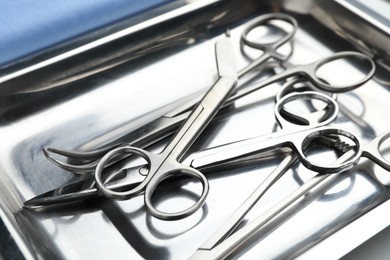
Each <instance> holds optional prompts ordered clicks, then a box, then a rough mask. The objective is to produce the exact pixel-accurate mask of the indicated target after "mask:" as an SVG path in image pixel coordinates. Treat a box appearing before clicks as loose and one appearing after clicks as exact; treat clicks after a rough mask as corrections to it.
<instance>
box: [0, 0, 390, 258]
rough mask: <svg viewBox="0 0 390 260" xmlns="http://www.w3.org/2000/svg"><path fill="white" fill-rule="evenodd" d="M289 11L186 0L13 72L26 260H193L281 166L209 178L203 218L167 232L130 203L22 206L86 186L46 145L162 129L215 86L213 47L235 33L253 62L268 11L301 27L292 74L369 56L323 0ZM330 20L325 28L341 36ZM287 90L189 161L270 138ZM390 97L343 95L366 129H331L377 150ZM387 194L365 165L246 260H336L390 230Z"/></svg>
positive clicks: (294, 212)
mask: <svg viewBox="0 0 390 260" xmlns="http://www.w3.org/2000/svg"><path fill="white" fill-rule="evenodd" d="M287 2H289V1H287ZM287 2H286V3H287ZM292 2H295V1H290V2H289V3H290V4H291V3H292ZM302 2H303V1H302ZM305 2H306V1H305ZM318 2H323V1H318ZM329 2H331V1H329ZM335 2H337V1H335ZM290 7H291V5H284V4H280V3H278V4H277V3H271V1H270V2H267V1H264V2H263V1H249V0H247V1H196V2H193V3H185V2H182V1H177V2H175V4H172V5H170V6H166V7H165V8H164V9H162V10H157V11H156V10H154V12H152V13H148V14H145V16H144V20H142V19H141V18H138V20H131V21H125V22H122V23H121V24H117V25H113V26H112V27H109V28H104V29H103V30H101V31H99V32H96V33H94V34H93V35H89V36H87V37H84V38H80V39H78V40H76V41H74V42H71V43H68V44H65V45H63V46H60V47H58V48H57V49H54V50H51V52H44V53H42V54H41V55H38V56H36V57H32V58H31V59H29V60H25V61H24V62H23V63H18V64H14V65H12V66H10V67H7V68H3V69H2V72H1V75H2V77H1V81H0V82H2V83H1V84H2V85H1V86H0V96H1V99H2V102H1V104H2V105H1V107H2V109H1V111H2V112H1V114H0V119H1V120H0V121H1V128H0V132H1V134H0V143H1V145H2V153H1V157H0V206H1V207H0V209H1V211H0V213H1V214H0V216H1V219H2V222H3V223H4V225H3V227H2V229H3V230H4V232H9V234H10V237H12V238H13V241H14V243H15V245H16V246H14V249H15V248H17V250H19V251H20V253H21V255H23V256H24V257H26V258H44V259H53V258H66V259H105V258H115V259H129V258H131V259H138V258H147V259H156V258H157V259H185V258H187V257H189V256H190V255H191V254H192V253H194V252H195V250H196V249H197V248H198V247H199V245H200V244H201V243H202V242H203V241H204V240H205V238H206V237H208V236H209V235H210V234H211V233H212V232H213V231H214V230H215V229H217V228H218V225H219V224H220V223H221V222H222V221H223V220H224V219H226V218H227V217H228V216H229V214H230V213H232V212H233V211H234V209H235V208H237V207H238V205H240V204H241V203H242V201H243V200H244V199H245V198H246V197H247V196H248V195H249V194H250V193H251V192H252V190H253V189H254V188H255V187H256V186H257V185H258V184H259V183H260V182H261V181H262V180H263V179H264V178H265V176H266V175H267V174H268V173H270V171H271V170H272V169H273V168H274V167H275V166H276V165H277V163H278V162H279V160H278V158H274V159H272V160H267V161H262V162H259V163H258V164H256V165H250V166H246V167H241V168H238V169H231V170H229V169H227V170H226V171H225V172H223V173H216V174H214V175H212V176H210V179H209V180H210V187H211V191H210V194H209V196H208V199H207V201H206V204H205V206H204V207H203V208H202V210H201V211H199V212H197V213H196V214H194V215H193V216H191V217H188V218H186V219H183V220H178V221H169V222H167V221H160V220H157V219H154V218H152V217H150V216H149V215H148V214H146V213H145V210H144V208H143V198H142V197H141V196H140V197H136V198H134V199H131V200H128V201H122V202H117V201H111V200H107V199H96V200H89V201H85V202H82V203H78V204H72V205H68V206H65V207H56V208H47V209H44V210H38V211H32V210H26V209H22V205H23V201H25V200H27V199H29V198H31V197H33V196H35V195H38V194H40V193H43V192H45V191H48V190H51V189H53V188H56V187H58V186H61V185H64V184H66V183H68V182H70V181H76V180H77V179H78V178H79V177H77V176H74V175H73V174H71V173H69V172H66V171H63V170H61V169H58V168H57V167H56V166H54V165H52V164H51V163H50V162H49V161H48V160H46V159H45V158H44V156H43V153H42V148H43V147H45V146H53V147H61V148H69V149H90V148H94V147H98V146H101V145H103V144H105V143H107V142H109V141H110V140H113V139H117V140H125V133H126V132H127V131H129V130H130V129H132V128H133V127H134V126H135V125H138V124H141V123H144V121H145V120H144V121H140V120H139V118H140V117H141V116H143V115H148V119H153V118H155V117H157V116H158V115H161V114H163V112H164V106H165V105H166V104H169V103H171V102H174V101H176V100H179V99H180V98H182V97H184V96H186V95H188V94H190V93H193V92H195V91H197V90H199V89H201V88H205V87H207V86H210V85H211V84H212V83H213V80H214V79H215V77H216V75H215V62H214V54H213V51H214V48H213V44H214V42H215V38H216V37H218V36H219V35H221V34H222V33H223V32H224V31H225V29H226V28H230V29H231V32H232V36H233V39H234V42H235V46H236V50H237V53H236V54H237V57H239V61H240V65H241V66H242V65H244V64H245V62H246V60H245V59H244V58H243V57H242V55H241V54H240V52H239V45H238V39H239V35H240V32H241V30H242V28H243V27H244V26H245V24H246V23H247V22H248V21H249V20H250V19H251V18H254V17H257V16H258V15H260V14H262V13H268V12H272V11H283V12H287V13H290V14H291V15H293V16H294V17H295V18H296V19H297V20H298V23H299V30H298V33H297V35H296V37H295V40H294V47H295V51H294V54H293V56H292V58H291V63H293V64H299V63H305V62H308V61H313V60H315V59H317V58H320V57H324V56H326V55H329V54H332V53H334V52H337V51H342V50H356V48H357V47H359V46H358V45H356V44H355V45H354V44H351V43H350V42H348V41H346V40H345V39H343V37H342V36H345V33H344V34H343V33H341V34H340V31H337V30H335V31H333V30H332V29H328V28H327V27H326V26H324V25H323V24H322V23H320V22H319V20H318V18H319V17H321V14H323V13H322V12H321V11H324V10H326V8H329V7H325V6H321V5H320V4H315V3H313V2H310V6H305V5H303V4H302V3H301V4H296V5H293V8H292V9H291V8H290ZM339 7H340V6H339ZM329 17H330V16H328V17H327V18H328V19H324V20H326V21H327V22H324V24H325V25H327V26H330V27H331V28H333V27H332V26H331V25H332V24H331V23H329V19H330V18H329ZM335 20H337V19H336V16H335V18H334V20H333V21H335ZM320 21H322V20H320ZM356 26H359V25H358V24H356ZM370 50H373V49H372V48H371V49H370ZM374 50H378V53H380V51H381V50H380V48H379V47H378V49H374ZM382 51H383V50H382ZM53 53H54V54H56V55H53ZM370 54H371V53H370ZM349 65H350V66H352V65H351V64H349ZM338 73H340V77H348V75H345V73H343V71H339V72H338ZM377 76H378V78H379V76H381V75H377ZM278 88H279V85H278V84H275V85H273V86H272V87H270V88H268V89H266V90H262V91H259V92H258V93H256V94H254V95H252V96H251V97H248V98H246V99H244V100H242V101H240V102H237V104H235V109H234V110H232V111H231V113H229V114H227V115H225V116H223V117H219V118H217V119H216V120H214V121H213V122H212V124H211V125H210V126H209V127H208V128H207V129H206V131H205V132H204V133H203V134H202V136H201V138H200V140H199V141H198V142H197V143H196V144H195V146H194V147H193V150H197V149H204V148H207V147H213V146H216V145H220V144H224V143H227V142H232V141H236V140H241V139H245V138H248V137H253V136H258V135H262V134H267V133H270V132H272V131H274V130H275V123H276V122H275V119H274V115H273V104H274V100H273V95H274V94H275V92H276V91H277V90H278ZM389 98H390V93H389V91H388V87H386V86H385V85H384V84H383V80H381V81H378V80H376V79H373V80H371V81H370V82H368V83H367V84H365V85H364V86H363V87H361V88H359V89H357V90H355V91H353V92H351V93H346V94H341V95H340V97H339V102H341V103H343V105H344V106H346V107H348V108H349V109H350V110H351V111H353V112H354V113H356V116H357V118H358V119H357V120H356V119H355V122H354V120H352V119H351V117H350V116H349V115H345V114H340V115H339V117H338V119H337V121H336V123H335V125H340V126H343V127H345V128H348V129H351V130H352V131H355V132H356V133H358V134H360V135H361V136H362V138H363V141H364V142H367V141H369V140H370V139H371V138H373V137H374V136H376V135H377V134H379V133H381V132H383V131H386V130H388V129H389V128H390V122H389V121H388V120H387V119H388V113H389V112H390V104H389V102H388V100H389ZM163 143H164V142H162V143H161V144H159V145H157V146H156V147H154V149H155V150H158V149H160V148H161V145H163ZM385 145H386V147H389V144H385ZM387 158H388V157H387ZM314 175H315V173H314V172H311V171H309V170H307V169H305V168H304V167H302V166H298V167H296V168H295V169H292V170H291V171H289V172H288V173H287V174H286V175H285V176H284V177H282V179H280V180H279V181H278V182H277V183H276V184H275V185H274V187H272V188H271V189H270V190H269V192H267V194H266V195H265V196H264V198H262V199H261V200H260V202H259V203H258V205H257V206H256V207H255V208H254V209H253V210H252V211H251V213H250V214H249V215H248V217H247V218H246V221H250V220H251V219H254V218H255V217H256V216H258V215H259V214H261V213H262V212H265V211H266V210H267V209H268V208H269V207H270V206H272V205H273V204H275V203H276V202H278V201H279V200H280V199H282V198H283V197H285V196H286V195H288V194H289V193H290V192H291V191H293V190H294V189H296V188H297V187H299V186H300V185H301V184H302V181H305V180H307V179H309V178H310V177H312V176H314ZM389 185H390V175H389V173H388V172H386V171H384V170H383V169H381V168H380V167H379V166H377V165H375V164H374V163H372V162H371V161H368V160H361V162H360V163H359V165H358V166H357V167H356V168H354V169H353V170H351V171H349V172H348V173H345V174H342V175H339V176H338V177H337V179H336V180H335V181H334V182H333V183H332V184H331V185H330V186H329V187H327V189H326V190H323V191H322V192H320V193H315V194H311V195H309V196H306V197H305V198H304V199H303V200H301V201H299V202H298V203H297V204H296V205H294V206H293V207H292V208H291V209H290V210H288V211H287V212H286V213H285V214H283V215H282V216H281V217H280V218H278V219H276V220H275V221H274V222H272V224H273V225H272V228H268V229H267V230H264V232H262V233H261V234H259V236H258V238H257V239H256V240H255V241H253V243H252V244H251V245H249V246H248V248H247V250H244V251H243V253H242V254H240V255H237V257H245V258H254V259H259V258H261V259H266V258H293V257H298V256H299V257H301V258H307V259H312V258H313V257H314V256H318V255H320V254H321V255H323V256H324V255H326V257H327V258H338V257H340V256H342V255H344V254H345V253H347V252H349V251H350V250H351V249H353V248H355V247H356V246H357V245H359V244H360V243H362V242H364V241H365V240H367V239H368V238H370V237H371V236H373V235H374V234H376V233H377V232H379V231H380V230H382V229H383V228H385V227H386V226H388V225H389V224H390V221H389V220H388V217H387V216H388V213H390V203H389V202H387V200H388V198H389V191H390V188H389ZM194 189H196V185H194V184H192V183H189V184H187V185H185V186H184V187H183V189H182V190H183V193H182V195H181V197H180V199H178V200H175V201H172V200H167V201H163V202H162V203H165V204H166V207H169V206H170V205H172V203H175V204H177V203H182V204H186V203H191V201H192V198H193V192H192V191H193V190H194ZM162 199H163V198H162ZM5 227H6V228H5ZM10 248H12V247H10ZM10 250H11V249H10ZM8 255H9V256H10V255H11V254H8Z"/></svg>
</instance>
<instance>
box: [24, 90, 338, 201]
mask: <svg viewBox="0 0 390 260" xmlns="http://www.w3.org/2000/svg"><path fill="white" fill-rule="evenodd" d="M302 99H317V100H321V101H324V102H325V103H327V107H328V110H329V111H326V112H324V111H323V110H322V111H319V112H314V113H310V114H307V115H300V117H301V119H300V122H302V121H304V122H306V125H302V124H299V125H297V124H295V121H292V122H290V121H288V120H285V119H284V118H283V117H282V115H280V111H281V110H282V108H283V106H284V105H285V104H287V103H288V102H292V101H294V100H302ZM337 113H338V108H337V103H336V102H335V101H334V100H333V99H331V98H330V97H328V96H327V95H324V94H321V93H317V92H305V93H292V94H290V95H289V96H286V97H284V98H282V99H281V100H280V101H279V102H277V103H276V105H275V116H276V118H278V123H279V124H280V127H281V129H282V130H281V131H279V132H276V133H272V134H270V135H266V136H259V137H255V138H250V139H246V140H243V141H237V142H234V143H231V144H226V145H222V146H218V147H216V148H211V149H208V150H205V151H200V152H196V153H194V154H192V155H190V156H189V157H187V158H186V160H185V161H184V162H183V164H185V165H187V167H194V168H196V169H198V170H199V169H205V168H213V169H218V166H221V167H228V166H229V165H230V164H229V163H230V162H233V164H234V162H235V160H239V159H240V158H243V157H247V156H249V155H252V154H257V153H258V151H257V150H256V149H257V146H256V144H259V143H262V142H264V141H267V140H271V139H273V138H276V139H277V138H278V137H280V136H283V135H285V134H287V133H299V132H301V131H304V130H307V129H312V128H317V127H320V126H323V125H326V124H329V123H330V122H332V121H333V120H334V119H335V118H336V117H337ZM126 152H127V149H126V147H120V148H116V149H115V150H112V152H111V153H110V154H107V155H106V156H105V157H104V158H103V159H102V161H101V162H100V164H99V165H100V167H99V168H98V169H97V171H99V172H98V175H97V176H98V178H100V174H101V172H102V170H103V168H104V164H105V163H107V161H109V157H111V156H113V154H123V153H126ZM131 152H133V150H131ZM216 158H217V159H216ZM256 159H257V158H256ZM146 168H147V165H142V166H137V167H132V168H129V169H127V170H126V176H125V177H120V179H117V180H115V181H113V182H111V183H107V184H105V185H106V186H107V188H108V189H109V191H110V190H124V189H132V188H134V187H136V186H138V185H139V184H140V183H141V182H142V181H143V179H144V178H145V177H144V176H142V173H141V172H142V170H143V169H146ZM99 195H101V194H100V193H99V191H98V190H97V188H96V185H95V183H94V181H93V180H91V179H87V180H84V181H82V182H79V183H74V184H69V185H66V186H63V187H61V188H59V189H55V190H53V191H50V192H47V193H45V194H42V195H39V196H37V197H36V198H33V199H31V200H29V201H26V202H25V206H29V207H37V206H44V205H51V204H57V203H63V202H70V201H75V200H80V199H86V198H91V197H94V196H99ZM150 195H151V194H147V196H150Z"/></svg>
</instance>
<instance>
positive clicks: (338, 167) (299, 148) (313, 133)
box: [293, 127, 363, 173]
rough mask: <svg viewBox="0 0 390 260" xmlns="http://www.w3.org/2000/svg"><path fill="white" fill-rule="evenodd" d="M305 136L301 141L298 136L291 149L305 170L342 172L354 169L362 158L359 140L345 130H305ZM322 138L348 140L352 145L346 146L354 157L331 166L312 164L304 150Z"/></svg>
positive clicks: (327, 128) (334, 128) (325, 128)
mask: <svg viewBox="0 0 390 260" xmlns="http://www.w3.org/2000/svg"><path fill="white" fill-rule="evenodd" d="M305 135H306V136H305V137H304V138H303V139H299V138H302V137H301V136H300V137H299V138H298V142H296V141H295V143H294V144H295V147H293V148H294V150H295V151H296V152H297V154H298V157H299V158H300V161H301V162H302V164H303V165H304V166H305V167H306V168H308V169H310V170H312V171H316V172H321V173H338V172H343V171H346V170H349V169H351V168H352V167H354V166H355V165H356V164H357V163H358V161H359V160H360V158H361V156H362V152H363V148H362V146H361V141H360V139H359V138H358V137H357V136H356V135H355V134H353V133H352V132H349V131H347V130H344V129H341V128H337V127H320V128H317V129H310V130H307V131H306V133H305ZM323 136H330V137H337V138H340V137H341V136H343V137H346V138H347V139H348V140H350V141H351V142H352V143H353V145H348V144H346V145H348V146H349V147H353V149H352V150H353V151H354V152H355V153H354V155H353V156H351V157H350V158H349V159H348V160H343V162H342V163H333V164H331V165H326V164H319V163H317V162H313V161H312V160H310V159H309V158H308V157H307V155H306V153H305V150H306V149H307V147H309V145H310V144H311V143H312V141H313V140H314V139H316V138H320V137H323Z"/></svg>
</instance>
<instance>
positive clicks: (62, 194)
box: [24, 165, 145, 208]
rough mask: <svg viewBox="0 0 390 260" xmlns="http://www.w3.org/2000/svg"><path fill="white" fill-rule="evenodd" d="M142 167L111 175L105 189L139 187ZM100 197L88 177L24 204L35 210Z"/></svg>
mask: <svg viewBox="0 0 390 260" xmlns="http://www.w3.org/2000/svg"><path fill="white" fill-rule="evenodd" d="M142 168H143V165H142V166H135V167H131V168H129V169H126V170H121V171H119V172H113V173H111V174H110V175H111V177H112V176H113V177H112V178H111V179H110V181H109V182H108V183H107V184H106V187H107V188H109V189H112V190H117V191H120V190H123V189H124V188H129V187H130V188H132V187H135V186H137V185H139V184H140V183H141V182H142V181H143V180H144V178H145V176H143V175H142ZM99 196H102V194H101V193H100V192H99V190H98V189H97V188H96V185H95V178H94V177H93V176H92V177H88V178H86V179H85V180H82V181H78V182H74V183H70V184H66V185H64V186H61V187H59V188H56V189H53V190H51V191H48V192H46V193H43V194H40V195H38V196H36V197H34V198H32V199H30V200H27V201H25V202H24V207H26V208H36V207H42V206H49V205H56V204H61V203H69V202H74V201H81V200H86V199H91V198H95V197H99Z"/></svg>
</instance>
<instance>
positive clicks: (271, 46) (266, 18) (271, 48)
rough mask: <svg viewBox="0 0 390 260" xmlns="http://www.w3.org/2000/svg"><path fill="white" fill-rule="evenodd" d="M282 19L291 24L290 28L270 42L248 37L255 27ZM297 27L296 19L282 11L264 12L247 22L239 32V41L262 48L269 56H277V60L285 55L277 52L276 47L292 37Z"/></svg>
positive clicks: (282, 58)
mask: <svg viewBox="0 0 390 260" xmlns="http://www.w3.org/2000/svg"><path fill="white" fill-rule="evenodd" d="M277 20H279V21H284V22H287V23H289V24H290V25H291V26H292V29H291V30H290V31H288V32H287V33H286V35H284V36H283V37H282V38H280V39H277V40H276V41H274V42H270V43H260V42H256V41H254V40H250V39H249V34H250V33H251V32H252V31H253V30H254V29H256V28H257V27H260V26H264V25H267V23H269V22H270V21H277ZM297 28H298V23H297V21H296V20H295V19H294V18H293V17H291V16H290V15H286V14H282V13H272V14H265V15H262V16H260V17H258V18H256V19H254V20H253V21H252V22H251V24H249V25H248V26H247V27H246V28H245V29H244V31H243V32H242V34H241V41H242V42H243V43H244V44H246V45H248V46H249V47H252V48H255V49H259V50H262V51H264V52H266V53H269V54H271V56H273V57H275V58H277V59H278V60H284V59H285V57H284V56H283V55H281V54H279V53H278V52H277V49H278V48H279V47H280V46H282V45H283V44H285V43H286V42H288V41H289V40H291V39H292V37H293V36H294V34H295V33H296V31H297Z"/></svg>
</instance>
